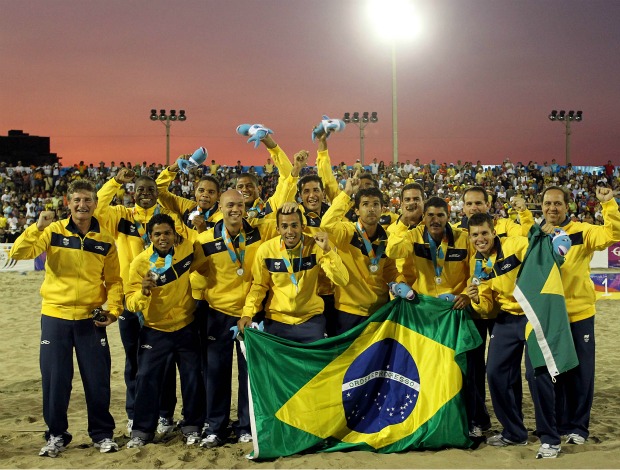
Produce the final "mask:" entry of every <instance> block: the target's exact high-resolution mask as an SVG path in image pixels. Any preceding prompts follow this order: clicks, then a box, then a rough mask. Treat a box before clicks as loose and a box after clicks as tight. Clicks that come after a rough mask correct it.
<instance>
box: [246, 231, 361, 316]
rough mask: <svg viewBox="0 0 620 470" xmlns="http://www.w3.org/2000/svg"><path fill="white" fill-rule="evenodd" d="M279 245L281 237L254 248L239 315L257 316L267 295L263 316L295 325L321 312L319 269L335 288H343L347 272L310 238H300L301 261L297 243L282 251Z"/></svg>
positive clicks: (333, 253)
mask: <svg viewBox="0 0 620 470" xmlns="http://www.w3.org/2000/svg"><path fill="white" fill-rule="evenodd" d="M281 243H282V239H281V237H275V238H272V239H271V240H268V241H266V242H264V243H263V244H262V245H261V246H260V247H259V248H258V250H257V252H256V256H255V258H254V264H253V266H252V277H253V280H252V287H251V288H250V292H249V293H248V295H247V297H246V301H245V307H244V308H243V315H242V316H244V317H252V316H254V314H256V313H258V312H259V311H260V310H261V306H262V302H263V299H264V298H265V295H266V294H267V302H266V304H265V314H266V317H267V318H270V319H272V320H274V321H278V322H280V323H286V324H289V325H296V324H299V323H303V322H305V321H307V320H309V319H310V318H312V317H313V316H315V315H320V314H321V313H323V310H324V303H323V299H321V297H319V295H318V294H317V284H318V278H319V270H320V269H322V270H323V271H325V273H326V274H327V276H328V277H329V279H330V280H331V281H332V282H333V283H334V284H336V285H337V286H346V285H347V283H348V282H349V273H348V271H347V268H345V266H344V264H343V263H342V260H341V259H340V256H339V255H338V253H337V252H336V250H334V249H332V250H330V251H329V252H328V253H323V250H321V248H319V247H318V245H317V244H316V243H315V241H314V239H311V238H309V237H304V245H303V250H302V252H301V258H300V256H299V249H300V246H299V244H298V245H297V246H296V247H295V248H293V249H292V250H282V249H281ZM284 256H286V257H288V258H289V259H291V261H292V267H293V274H294V275H295V277H296V279H297V283H298V288H297V289H296V288H295V285H294V284H293V281H292V280H291V278H290V275H289V272H288V270H287V268H286V265H285V263H284V261H283V257H284Z"/></svg>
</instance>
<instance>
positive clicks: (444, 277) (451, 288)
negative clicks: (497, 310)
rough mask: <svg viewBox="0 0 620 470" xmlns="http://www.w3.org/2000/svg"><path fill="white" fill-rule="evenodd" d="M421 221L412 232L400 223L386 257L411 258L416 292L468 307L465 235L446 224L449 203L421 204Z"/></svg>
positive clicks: (467, 269) (467, 249) (390, 242)
mask: <svg viewBox="0 0 620 470" xmlns="http://www.w3.org/2000/svg"><path fill="white" fill-rule="evenodd" d="M423 221H424V224H420V225H418V226H417V227H416V228H414V229H413V230H408V229H407V227H405V226H404V224H400V226H399V227H397V228H396V229H395V230H394V231H393V232H392V233H391V234H390V236H389V238H388V243H387V248H386V254H387V256H388V257H390V258H393V259H399V258H408V257H413V259H414V264H415V267H416V281H415V283H414V284H413V288H414V290H415V291H416V292H419V293H421V294H425V295H430V296H433V297H439V296H442V295H446V294H451V295H452V296H454V298H453V300H452V302H453V304H454V308H455V309H463V308H465V307H467V305H469V304H470V300H469V297H468V296H467V295H466V294H465V293H464V290H465V287H466V285H467V280H468V278H469V254H470V253H469V252H470V246H469V242H468V240H467V232H465V231H463V230H461V229H458V228H452V227H451V226H450V224H448V204H447V203H446V201H444V200H443V199H441V198H439V197H436V196H433V197H431V198H429V199H428V200H427V201H426V203H425V204H424V217H423Z"/></svg>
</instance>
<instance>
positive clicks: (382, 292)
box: [321, 191, 398, 317]
mask: <svg viewBox="0 0 620 470" xmlns="http://www.w3.org/2000/svg"><path fill="white" fill-rule="evenodd" d="M350 205H351V198H350V197H349V195H348V194H347V193H345V192H344V191H343V192H341V193H340V194H339V195H338V196H336V199H334V202H333V204H332V206H331V207H330V208H329V210H328V211H327V212H326V213H325V214H324V215H323V219H322V221H321V228H323V229H325V231H327V232H328V233H329V236H330V240H332V241H333V243H334V244H335V245H336V246H337V247H338V252H339V253H340V256H341V257H342V262H343V263H344V265H345V266H346V267H347V270H348V271H349V274H350V276H351V282H349V284H348V285H347V286H346V287H344V286H336V292H335V308H336V309H337V310H341V311H343V312H347V313H352V314H354V315H361V316H364V317H366V316H369V315H372V314H373V313H374V312H376V311H377V310H378V309H379V308H380V307H382V306H383V305H385V304H386V303H387V302H389V300H390V295H389V290H388V282H391V281H396V280H397V276H398V271H397V269H396V263H395V262H394V260H391V259H388V258H387V256H386V254H385V253H383V255H382V256H381V259H380V260H379V264H378V266H379V269H378V271H377V272H376V273H372V272H370V270H369V268H368V267H369V265H370V264H371V260H370V258H369V256H368V252H367V251H366V247H365V245H364V241H363V239H362V237H361V236H360V234H359V233H358V231H357V229H356V227H355V224H354V223H353V222H349V221H348V220H346V219H343V217H344V214H345V213H346V211H347V210H348V208H349V207H350ZM387 238H388V236H387V234H386V233H385V230H383V227H381V225H378V226H377V236H376V239H375V240H374V241H373V242H372V245H373V249H374V251H375V253H377V249H378V247H379V244H380V243H384V244H385V243H386V242H387Z"/></svg>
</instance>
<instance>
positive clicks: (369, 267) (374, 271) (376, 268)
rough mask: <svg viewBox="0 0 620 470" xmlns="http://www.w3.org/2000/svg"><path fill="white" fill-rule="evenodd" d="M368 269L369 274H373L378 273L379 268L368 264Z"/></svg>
mask: <svg viewBox="0 0 620 470" xmlns="http://www.w3.org/2000/svg"><path fill="white" fill-rule="evenodd" d="M368 269H370V272H371V273H373V274H374V273H376V272H377V271H379V266H377V265H376V264H370V265H369V266H368Z"/></svg>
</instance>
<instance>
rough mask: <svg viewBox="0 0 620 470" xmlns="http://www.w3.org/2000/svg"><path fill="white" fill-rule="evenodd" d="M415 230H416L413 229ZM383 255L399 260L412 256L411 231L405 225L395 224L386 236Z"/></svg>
mask: <svg viewBox="0 0 620 470" xmlns="http://www.w3.org/2000/svg"><path fill="white" fill-rule="evenodd" d="M413 230H416V229H413ZM385 254H386V256H387V257H388V258H392V259H401V258H408V257H410V256H412V255H413V237H412V230H409V229H408V228H407V226H406V225H405V224H396V226H395V227H394V229H393V230H391V231H390V234H389V236H388V241H387V246H386V247H385Z"/></svg>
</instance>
